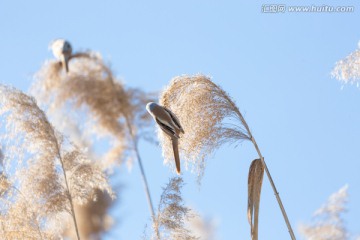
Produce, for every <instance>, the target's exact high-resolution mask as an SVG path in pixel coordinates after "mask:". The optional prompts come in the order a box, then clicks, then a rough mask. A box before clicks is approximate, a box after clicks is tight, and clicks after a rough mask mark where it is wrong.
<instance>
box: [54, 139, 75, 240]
mask: <svg viewBox="0 0 360 240" xmlns="http://www.w3.org/2000/svg"><path fill="white" fill-rule="evenodd" d="M54 138H55V144H56V150H57V155H58V157H59V161H60V163H61V168H62V172H63V175H64V179H65V184H66V190H67V195H68V199H69V202H70V207H71V216H72V219H73V222H74V227H75V231H76V237H77V239H78V240H80V234H79V228H78V225H77V221H76V216H75V209H74V204H73V201H72V197H71V193H70V188H69V184H68V180H67V176H66V172H65V168H64V162H63V160H62V157H61V154H60V148H59V144H58V141H57V138H56V137H55V133H54Z"/></svg>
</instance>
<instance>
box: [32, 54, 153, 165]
mask: <svg viewBox="0 0 360 240" xmlns="http://www.w3.org/2000/svg"><path fill="white" fill-rule="evenodd" d="M70 64H71V71H70V72H69V73H68V74H64V73H63V71H61V68H60V67H59V62H57V61H48V62H46V63H45V64H44V65H43V67H42V68H41V70H40V71H39V72H38V73H37V74H36V76H35V78H36V82H35V84H34V85H33V87H32V92H33V94H34V96H36V98H37V100H38V101H40V103H41V104H44V105H45V106H47V107H48V108H49V110H50V111H49V112H50V114H51V115H53V113H54V112H55V111H62V112H63V113H64V112H68V111H69V107H70V108H71V107H73V108H77V109H79V110H82V109H85V110H87V111H88V113H89V115H90V116H85V117H83V118H82V119H79V120H78V122H79V124H84V123H83V122H84V121H85V122H86V129H85V130H86V131H88V132H89V131H92V133H95V134H96V136H97V137H103V136H107V137H110V138H111V140H110V143H111V144H110V145H111V149H110V150H109V154H107V155H105V157H109V156H110V157H111V159H114V160H115V159H116V160H117V161H118V162H121V161H122V160H123V159H122V158H123V156H125V155H126V154H124V152H125V151H126V150H127V149H129V148H132V144H128V145H125V144H124V143H126V142H128V139H129V138H131V136H129V133H128V131H126V129H127V128H128V127H129V125H130V127H131V131H132V133H131V134H134V135H136V134H137V133H138V135H139V134H140V133H139V132H140V130H143V129H145V130H147V127H149V125H150V118H149V116H148V115H147V114H146V112H145V110H144V108H143V105H144V104H146V102H148V101H149V95H148V94H145V93H144V92H143V91H141V90H139V89H136V88H125V86H124V85H123V84H122V83H121V82H120V81H117V80H116V79H115V78H114V76H113V73H112V71H111V69H110V68H109V67H108V66H107V65H106V64H105V63H104V62H103V60H102V58H101V55H100V54H99V53H92V52H90V53H77V54H75V55H73V56H72V57H71V61H70ZM143 134H144V135H145V134H146V131H144V133H143ZM105 161H106V162H109V158H107V159H105Z"/></svg>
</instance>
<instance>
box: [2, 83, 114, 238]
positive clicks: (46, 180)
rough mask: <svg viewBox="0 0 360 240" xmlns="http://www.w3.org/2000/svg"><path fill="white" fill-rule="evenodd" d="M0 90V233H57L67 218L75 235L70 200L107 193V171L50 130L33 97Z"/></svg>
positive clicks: (21, 235) (81, 200) (38, 235)
mask: <svg viewBox="0 0 360 240" xmlns="http://www.w3.org/2000/svg"><path fill="white" fill-rule="evenodd" d="M0 96H1V97H0V115H1V116H2V117H3V120H4V121H3V122H4V123H5V124H4V125H3V126H4V129H5V131H6V133H5V134H4V135H2V136H1V141H2V142H4V143H5V144H6V145H5V148H6V155H5V157H4V160H3V173H2V174H3V176H5V178H4V177H2V178H3V179H6V181H7V182H8V186H9V188H8V190H7V191H5V193H4V194H3V196H5V197H3V198H1V222H0V225H1V228H0V231H1V234H2V236H7V238H8V239H24V238H25V239H59V238H61V233H62V231H63V227H66V226H67V225H68V224H69V223H71V220H70V219H72V222H73V227H74V228H75V231H76V236H77V239H80V236H79V233H78V227H77V221H76V216H75V212H74V204H84V203H87V202H89V201H92V200H93V199H95V198H96V191H97V190H101V191H104V192H108V193H109V194H111V195H112V190H111V188H110V186H109V185H108V183H107V178H106V176H105V175H104V174H103V173H102V171H101V169H100V168H99V167H98V166H96V165H95V164H93V163H92V162H91V161H89V160H88V159H87V158H86V157H85V156H84V155H83V154H82V153H81V151H80V150H79V149H78V148H77V147H76V146H75V145H73V144H72V143H71V142H69V141H67V139H65V138H64V137H63V136H62V135H61V134H60V133H59V132H57V131H56V130H54V128H53V127H52V125H51V124H50V122H49V121H48V119H47V117H46V115H45V113H44V112H43V111H42V110H41V109H40V108H39V107H38V106H37V104H36V101H35V100H34V99H33V98H32V97H29V96H27V95H26V94H24V93H22V92H21V91H19V90H16V89H13V88H10V87H7V86H3V85H0ZM2 183H3V181H2ZM2 185H4V184H2Z"/></svg>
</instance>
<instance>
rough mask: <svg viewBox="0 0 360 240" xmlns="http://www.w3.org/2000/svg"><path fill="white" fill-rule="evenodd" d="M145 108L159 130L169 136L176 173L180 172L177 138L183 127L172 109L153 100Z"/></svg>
mask: <svg viewBox="0 0 360 240" xmlns="http://www.w3.org/2000/svg"><path fill="white" fill-rule="evenodd" d="M146 110H148V112H149V113H150V114H151V116H152V117H153V118H154V120H155V121H156V123H157V124H158V125H159V127H160V128H161V130H163V131H164V132H165V133H166V134H167V135H168V136H169V137H170V138H171V141H172V146H173V151H174V158H175V165H176V171H177V173H178V174H180V157H179V147H178V139H179V138H180V133H185V132H184V129H183V128H182V127H181V124H180V121H179V119H178V118H177V117H176V116H175V114H174V113H173V112H172V111H170V110H169V109H167V108H166V107H163V106H161V105H159V104H157V103H154V102H149V103H148V104H147V105H146Z"/></svg>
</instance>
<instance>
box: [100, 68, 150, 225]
mask: <svg viewBox="0 0 360 240" xmlns="http://www.w3.org/2000/svg"><path fill="white" fill-rule="evenodd" d="M104 69H105V71H106V72H107V74H108V75H109V78H108V80H109V83H110V84H111V86H112V88H113V91H114V94H115V96H118V95H117V93H116V85H115V81H114V79H113V78H112V73H111V71H110V70H109V69H108V68H107V67H105V66H104ZM117 100H119V99H118V98H117ZM120 103H121V101H120V100H119V104H120ZM123 115H124V118H125V123H126V126H127V128H128V131H129V134H130V137H131V140H132V145H133V148H134V151H135V154H136V159H137V161H138V163H139V167H140V172H141V177H142V181H143V184H144V189H145V194H146V198H147V202H148V205H149V209H150V213H151V217H152V219H153V220H155V212H154V206H153V203H152V200H151V195H150V189H149V184H148V182H147V179H146V175H145V170H144V167H143V164H142V160H141V157H140V152H139V149H138V141H137V136H136V134H135V133H134V131H133V128H132V126H131V123H130V120H129V117H128V116H127V114H126V113H123Z"/></svg>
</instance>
